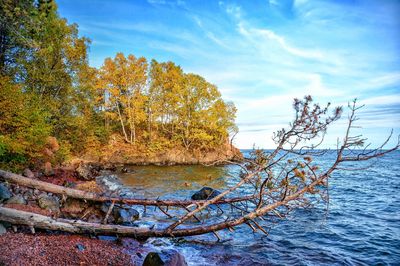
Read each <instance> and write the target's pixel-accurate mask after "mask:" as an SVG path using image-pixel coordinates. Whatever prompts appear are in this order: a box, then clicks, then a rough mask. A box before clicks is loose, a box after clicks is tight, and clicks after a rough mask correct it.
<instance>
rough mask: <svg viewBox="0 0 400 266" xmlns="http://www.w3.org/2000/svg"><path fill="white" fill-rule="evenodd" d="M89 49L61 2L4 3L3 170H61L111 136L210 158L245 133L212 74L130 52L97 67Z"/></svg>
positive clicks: (0, 21) (0, 48) (0, 23)
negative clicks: (48, 163)
mask: <svg viewBox="0 0 400 266" xmlns="http://www.w3.org/2000/svg"><path fill="white" fill-rule="evenodd" d="M89 46H90V39H88V38H86V37H82V36H80V35H79V31H78V25H76V24H70V23H68V21H67V20H66V19H64V18H62V17H60V16H59V14H58V12H57V5H56V3H55V2H54V1H52V0H40V1H34V0H16V1H15V0H4V1H1V8H0V88H1V89H0V117H1V119H0V168H3V169H9V170H14V171H15V170H19V169H21V168H22V167H24V166H30V167H34V166H35V165H38V164H39V163H43V162H44V161H46V160H49V158H51V162H52V163H53V164H58V163H61V162H63V161H65V160H67V159H68V158H71V157H72V156H76V155H79V154H83V153H86V152H88V151H90V150H98V149H100V147H102V146H104V145H105V144H107V143H108V142H109V140H110V137H111V136H113V138H114V139H117V141H119V142H123V143H125V144H130V145H132V146H133V147H134V148H137V149H139V150H145V151H157V150H162V149H170V148H171V147H181V148H182V149H184V150H187V151H193V150H197V151H207V150H212V149H214V148H215V147H218V146H220V145H222V144H224V143H227V142H228V141H229V135H234V134H235V132H237V131H238V128H237V126H236V125H235V121H234V120H235V113H236V108H235V106H234V104H233V103H231V102H226V101H224V100H223V99H222V98H221V94H220V92H219V91H218V88H217V87H216V86H215V85H213V84H211V83H209V82H208V81H206V80H205V79H204V78H203V77H201V76H199V75H196V74H193V73H185V72H184V71H183V69H182V68H181V67H180V66H178V65H177V64H175V63H174V62H158V61H157V60H155V59H152V60H148V59H146V58H144V57H136V56H134V55H132V54H129V55H127V56H126V55H124V54H123V53H117V54H116V55H115V56H114V57H110V58H106V59H105V60H104V63H103V65H102V66H101V67H100V68H94V67H91V66H90V65H89V60H88V49H89Z"/></svg>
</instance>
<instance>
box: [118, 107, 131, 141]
mask: <svg viewBox="0 0 400 266" xmlns="http://www.w3.org/2000/svg"><path fill="white" fill-rule="evenodd" d="M116 105H117V111H118V117H119V121H120V122H121V127H122V132H123V133H124V137H125V141H126V142H129V139H128V135H127V134H126V131H125V125H124V120H123V119H122V114H121V110H120V109H119V103H118V102H117V103H116Z"/></svg>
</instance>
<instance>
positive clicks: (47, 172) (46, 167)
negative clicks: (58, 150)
mask: <svg viewBox="0 0 400 266" xmlns="http://www.w3.org/2000/svg"><path fill="white" fill-rule="evenodd" d="M43 168H44V169H43V170H44V172H43V173H44V175H45V176H53V175H54V170H53V167H52V166H51V163H50V162H45V163H44V166H43Z"/></svg>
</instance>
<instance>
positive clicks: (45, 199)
mask: <svg viewBox="0 0 400 266" xmlns="http://www.w3.org/2000/svg"><path fill="white" fill-rule="evenodd" d="M37 202H38V205H39V207H40V208H42V209H45V210H50V211H51V212H55V213H59V212H60V202H59V200H58V198H57V197H54V196H48V195H43V196H41V197H39V199H38V201H37Z"/></svg>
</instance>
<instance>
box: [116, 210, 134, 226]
mask: <svg viewBox="0 0 400 266" xmlns="http://www.w3.org/2000/svg"><path fill="white" fill-rule="evenodd" d="M114 219H115V221H116V222H117V223H119V224H129V223H131V222H133V221H135V220H137V219H139V212H138V211H137V210H135V209H132V208H129V209H123V208H116V209H115V211H114Z"/></svg>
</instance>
